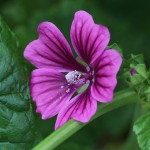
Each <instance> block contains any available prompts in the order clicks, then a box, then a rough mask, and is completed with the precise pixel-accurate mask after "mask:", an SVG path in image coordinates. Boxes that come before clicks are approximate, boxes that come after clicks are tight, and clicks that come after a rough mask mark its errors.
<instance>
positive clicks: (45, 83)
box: [30, 68, 78, 119]
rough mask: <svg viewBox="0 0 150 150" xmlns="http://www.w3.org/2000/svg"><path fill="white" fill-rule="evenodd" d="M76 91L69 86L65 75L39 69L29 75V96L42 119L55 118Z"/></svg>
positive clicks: (75, 88)
mask: <svg viewBox="0 0 150 150" xmlns="http://www.w3.org/2000/svg"><path fill="white" fill-rule="evenodd" d="M77 89H78V87H77V86H69V85H68V84H67V81H66V78H65V75H64V74H62V73H60V72H58V71H55V70H51V69H45V68H41V69H36V70H34V71H33V72H32V74H31V82H30V91H31V96H32V98H33V101H34V102H35V103H36V106H37V110H36V111H37V112H38V113H41V115H42V119H48V118H50V117H53V116H55V115H56V114H57V113H58V112H59V111H60V109H61V108H62V107H63V106H64V105H65V104H66V103H67V102H68V101H69V100H70V98H71V96H72V95H73V94H74V92H75V91H76V90H77Z"/></svg>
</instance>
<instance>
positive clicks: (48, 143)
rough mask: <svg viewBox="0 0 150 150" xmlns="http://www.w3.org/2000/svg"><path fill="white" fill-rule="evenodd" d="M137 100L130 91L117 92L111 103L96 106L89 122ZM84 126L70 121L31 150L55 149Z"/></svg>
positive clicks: (134, 94) (135, 95)
mask: <svg viewBox="0 0 150 150" xmlns="http://www.w3.org/2000/svg"><path fill="white" fill-rule="evenodd" d="M138 99H139V98H138V96H137V94H136V93H135V92H134V91H133V90H131V89H126V90H123V91H120V92H117V93H116V94H115V97H114V100H113V102H111V103H108V104H100V105H99V106H98V109H97V112H96V114H95V115H94V116H93V118H92V119H91V121H92V120H94V119H96V118H98V117H100V116H102V115H103V114H105V113H108V112H110V111H111V110H114V109H116V108H119V107H121V106H124V105H127V104H130V103H134V102H136V101H137V100H138ZM85 125H86V124H83V123H79V122H77V121H74V120H70V121H69V122H67V123H66V124H65V125H63V126H62V127H60V128H59V129H58V130H56V131H54V132H53V133H52V134H50V135H49V136H48V137H47V138H45V139H44V140H43V141H41V142H40V143H39V144H38V145H37V146H36V147H34V148H33V150H52V149H54V148H56V147H57V146H58V145H60V144H61V143H62V142H64V141H65V140H66V139H67V138H69V137H70V136H71V135H73V134H74V133H76V132H77V131H78V130H79V129H81V128H82V127H84V126H85Z"/></svg>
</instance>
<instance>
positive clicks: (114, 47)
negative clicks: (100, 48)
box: [107, 43, 123, 56]
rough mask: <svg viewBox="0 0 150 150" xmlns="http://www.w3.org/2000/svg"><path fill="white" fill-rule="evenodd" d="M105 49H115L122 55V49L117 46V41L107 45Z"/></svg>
mask: <svg viewBox="0 0 150 150" xmlns="http://www.w3.org/2000/svg"><path fill="white" fill-rule="evenodd" d="M107 49H115V50H117V51H118V52H119V53H120V54H121V56H123V51H122V49H121V48H120V47H119V46H118V44H117V43H113V44H112V45H109V46H107Z"/></svg>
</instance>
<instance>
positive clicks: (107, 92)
mask: <svg viewBox="0 0 150 150" xmlns="http://www.w3.org/2000/svg"><path fill="white" fill-rule="evenodd" d="M121 63H122V57H121V55H120V54H119V53H118V52H117V51H116V50H112V49H111V50H106V51H105V52H104V53H103V54H102V55H101V57H100V58H99V59H98V60H96V62H94V64H93V65H92V68H93V69H94V71H95V79H94V83H93V84H92V86H91V93H92V96H93V97H94V98H95V99H97V100H98V101H100V102H103V103H106V102H110V101H111V100H112V98H113V95H114V89H115V87H116V84H117V79H116V75H117V72H118V70H119V68H120V66H121Z"/></svg>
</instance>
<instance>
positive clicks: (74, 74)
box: [65, 70, 85, 84]
mask: <svg viewBox="0 0 150 150" xmlns="http://www.w3.org/2000/svg"><path fill="white" fill-rule="evenodd" d="M81 75H82V74H81V73H80V72H78V71H76V70H75V71H71V72H69V73H68V74H66V75H65V78H66V80H67V82H68V83H69V84H78V83H81V82H83V81H84V80H85V79H80V77H81Z"/></svg>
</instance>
